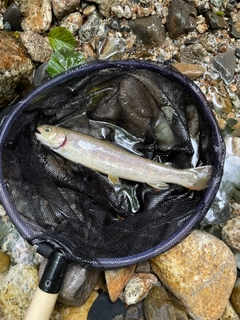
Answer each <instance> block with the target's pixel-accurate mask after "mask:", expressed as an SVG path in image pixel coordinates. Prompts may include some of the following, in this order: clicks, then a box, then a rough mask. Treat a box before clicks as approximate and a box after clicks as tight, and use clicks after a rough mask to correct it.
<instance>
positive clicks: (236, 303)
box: [230, 278, 240, 316]
mask: <svg viewBox="0 0 240 320" xmlns="http://www.w3.org/2000/svg"><path fill="white" fill-rule="evenodd" d="M230 300H231V303H232V305H233V308H234V309H235V311H236V312H237V314H238V315H239V316H240V278H238V279H237V281H236V283H235V285H234V288H233V291H232V295H231V299H230Z"/></svg>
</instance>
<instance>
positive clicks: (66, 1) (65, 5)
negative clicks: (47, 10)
mask: <svg viewBox="0 0 240 320" xmlns="http://www.w3.org/2000/svg"><path fill="white" fill-rule="evenodd" d="M77 6H79V0H52V7H53V12H54V15H55V17H56V18H57V19H58V20H61V19H62V18H63V17H65V16H66V15H68V14H69V13H71V12H73V11H74V10H75V9H76V8H77Z"/></svg>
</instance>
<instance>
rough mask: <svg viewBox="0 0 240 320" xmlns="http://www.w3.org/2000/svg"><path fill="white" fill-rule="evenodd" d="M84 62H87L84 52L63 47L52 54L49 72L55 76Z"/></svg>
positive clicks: (51, 75)
mask: <svg viewBox="0 0 240 320" xmlns="http://www.w3.org/2000/svg"><path fill="white" fill-rule="evenodd" d="M83 63H85V59H84V57H83V55H82V54H80V53H79V52H76V51H73V50H67V49H62V50H60V51H56V52H55V53H53V54H52V55H51V58H50V60H49V62H48V67H47V72H48V74H49V75H50V77H55V76H57V75H58V74H60V73H62V72H65V71H67V70H69V69H71V68H74V67H77V66H79V65H81V64H83Z"/></svg>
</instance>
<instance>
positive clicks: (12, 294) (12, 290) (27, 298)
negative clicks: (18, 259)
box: [0, 264, 38, 319]
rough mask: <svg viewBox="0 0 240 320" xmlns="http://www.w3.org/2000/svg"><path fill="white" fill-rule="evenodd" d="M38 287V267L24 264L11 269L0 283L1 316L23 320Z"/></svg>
mask: <svg viewBox="0 0 240 320" xmlns="http://www.w3.org/2000/svg"><path fill="white" fill-rule="evenodd" d="M37 285H38V272H37V268H36V267H34V266H33V265H24V264H17V265H15V266H13V267H11V268H10V269H9V271H8V273H7V275H6V276H5V278H4V279H3V280H2V282H1V283H0V314H1V313H2V314H3V319H23V317H24V315H25V313H26V310H27V307H28V305H29V304H30V302H31V300H32V298H33V295H34V292H35V290H36V288H37ZM4 316H5V317H6V318H4Z"/></svg>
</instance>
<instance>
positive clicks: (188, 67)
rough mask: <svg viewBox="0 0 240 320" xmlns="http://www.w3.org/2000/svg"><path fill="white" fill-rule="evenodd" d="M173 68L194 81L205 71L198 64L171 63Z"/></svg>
mask: <svg viewBox="0 0 240 320" xmlns="http://www.w3.org/2000/svg"><path fill="white" fill-rule="evenodd" d="M173 66H174V67H175V68H176V69H177V70H178V71H180V72H181V73H183V74H184V75H185V76H187V77H188V78H190V79H192V80H195V79H197V78H199V77H201V76H202V75H203V74H204V72H205V71H206V69H205V68H204V67H203V66H201V65H200V64H193V63H177V62H176V63H173Z"/></svg>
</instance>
